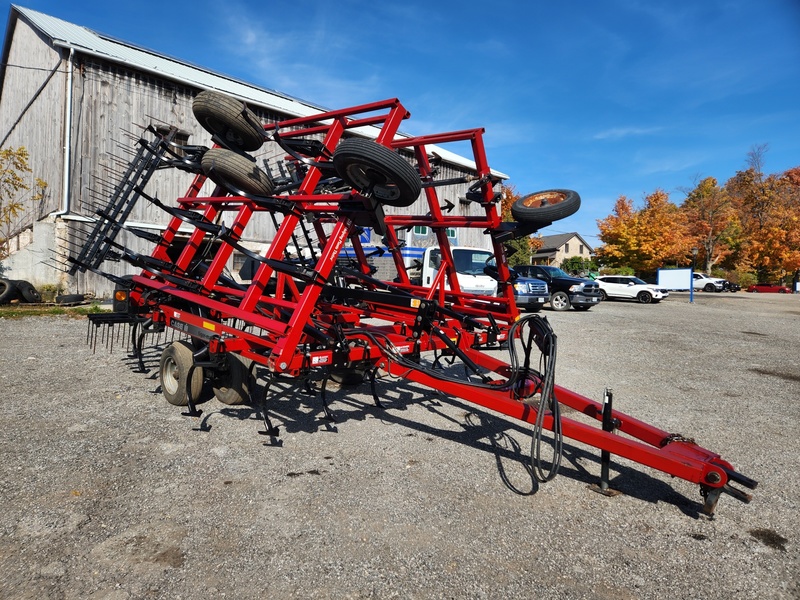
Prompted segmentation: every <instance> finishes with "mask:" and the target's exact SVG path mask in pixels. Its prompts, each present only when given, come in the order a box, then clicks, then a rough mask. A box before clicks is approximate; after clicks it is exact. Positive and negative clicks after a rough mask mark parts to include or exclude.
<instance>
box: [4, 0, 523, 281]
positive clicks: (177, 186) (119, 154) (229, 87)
mask: <svg viewBox="0 0 800 600" xmlns="http://www.w3.org/2000/svg"><path fill="white" fill-rule="evenodd" d="M201 90H216V91H219V92H223V93H225V94H227V95H229V96H232V97H235V98H237V99H240V100H242V101H244V102H246V103H247V105H248V106H249V107H250V108H251V109H252V110H253V112H254V113H255V114H256V115H257V116H258V118H259V119H260V120H261V122H262V123H263V124H264V125H268V124H272V123H278V122H280V121H281V120H286V119H291V118H294V117H301V116H309V115H314V114H318V113H320V112H323V111H324V110H325V109H323V108H322V107H319V106H316V105H314V104H312V103H310V102H306V101H303V100H299V99H297V98H293V97H290V96H288V95H285V94H282V93H280V92H277V91H274V90H270V89H265V88H262V87H258V86H255V85H252V84H249V83H247V82H244V81H240V80H237V79H234V78H231V77H228V76H225V75H223V74H220V73H215V72H213V71H211V70H209V69H205V68H202V67H199V66H195V65H191V64H188V63H186V62H183V61H181V60H179V59H176V58H171V57H168V56H165V55H163V54H159V53H158V52H155V51H152V50H149V49H146V48H142V47H139V46H136V45H134V44H131V43H129V42H125V41H121V40H118V39H114V38H112V37H109V36H106V35H103V34H101V33H98V32H95V31H92V30H90V29H88V28H86V27H82V26H80V25H76V24H73V23H69V22H66V21H63V20H61V19H58V18H55V17H52V16H49V15H46V14H43V13H41V12H37V11H34V10H30V9H27V8H23V7H20V6H16V5H12V6H11V8H10V12H9V17H8V22H7V25H6V35H5V40H4V44H3V48H2V61H0V147H2V148H17V147H20V146H24V147H26V148H27V149H28V151H29V154H30V160H29V165H30V167H31V170H32V175H35V176H36V177H38V178H40V179H42V180H44V181H45V182H47V184H48V187H47V193H46V195H45V197H44V199H43V200H42V201H41V202H37V203H36V204H35V205H34V206H30V207H29V208H28V210H26V211H25V213H24V214H23V215H20V217H19V219H18V220H17V222H15V223H13V224H12V225H13V227H12V229H13V230H14V231H15V235H14V239H13V240H10V241H11V243H12V254H11V255H10V256H9V257H8V258H6V259H5V260H4V261H3V267H4V268H5V270H6V274H5V277H7V278H13V279H25V280H28V281H30V282H31V283H33V284H34V285H36V286H39V285H43V284H57V285H60V286H61V288H62V289H63V290H64V291H66V292H69V293H94V294H97V295H106V296H107V295H109V294H110V292H111V291H112V289H113V284H112V283H111V282H110V281H108V280H107V279H105V278H104V277H102V276H100V275H97V274H94V273H92V272H86V273H77V274H76V275H69V274H67V273H65V272H60V271H57V270H56V269H53V268H52V266H51V265H53V264H56V265H58V264H63V263H64V261H65V259H66V257H67V256H69V255H70V254H71V253H72V252H74V249H75V247H76V246H77V245H80V243H81V237H80V236H81V235H82V232H85V229H86V227H84V226H82V224H83V225H86V224H87V223H92V222H93V221H95V217H96V214H97V212H96V211H97V210H98V209H102V208H103V206H104V205H105V203H106V201H107V198H108V197H109V195H110V194H112V193H113V192H114V187H115V185H117V184H118V182H119V180H120V176H121V174H122V173H123V172H125V170H126V168H127V167H128V165H129V164H130V161H131V158H132V155H133V153H134V152H135V149H136V145H137V142H138V140H139V139H140V137H141V135H142V132H143V131H144V129H145V128H147V127H153V128H156V129H159V130H162V129H163V130H164V131H167V130H172V129H173V128H174V129H176V130H177V133H176V134H175V135H176V138H175V141H176V142H177V143H179V144H184V145H186V144H190V145H202V146H207V147H210V146H211V145H212V141H211V134H209V133H208V132H207V131H206V130H205V129H203V128H202V127H201V126H200V124H199V123H197V121H196V119H195V118H194V115H193V113H192V100H193V98H194V96H196V95H197V93H199V92H200V91H201ZM375 100H376V99H375V98H368V99H365V103H368V102H372V101H375ZM337 108H339V107H337ZM358 134H359V135H364V136H367V137H369V136H372V137H375V135H376V134H377V130H374V128H371V127H370V126H364V127H362V128H360V129H359V131H358ZM259 153H260V154H258V155H257V156H255V158H256V159H257V161H258V162H259V163H260V164H264V165H267V168H269V165H270V164H273V165H274V164H275V163H277V162H281V161H282V158H283V156H285V153H283V151H282V150H281V149H280V148H279V147H278V145H277V144H264V147H263V148H262V149H261V150H260V151H259ZM435 154H436V157H437V161H438V168H439V177H441V178H442V179H457V178H462V179H463V177H464V175H466V174H472V173H474V169H475V164H474V162H473V161H472V160H471V159H467V158H464V157H463V156H460V155H458V154H456V153H453V152H450V151H448V150H447V149H446V148H441V147H436V152H435ZM409 159H410V156H409ZM495 174H496V175H497V176H498V179H505V178H507V176H505V175H503V174H502V173H499V172H495ZM151 182H152V183H151V185H152V187H154V188H155V189H157V190H158V194H159V198H160V200H162V201H165V202H171V201H174V200H175V199H176V198H179V197H182V196H183V195H184V194H185V193H186V190H187V188H188V183H187V181H186V179H185V178H181V177H180V172H179V171H178V170H176V169H167V170H162V171H157V172H156V173H155V174H154V175H153V179H152V180H151ZM148 189H149V188H148ZM447 190H448V191H447V192H446V195H445V196H443V197H449V198H451V199H453V200H454V201H455V202H454V203H453V204H454V206H453V208H452V209H451V210H453V213H452V214H454V215H455V214H458V215H463V216H472V215H477V214H479V211H480V210H481V209H480V207H479V206H476V205H475V204H474V203H472V202H469V201H459V200H461V199H463V197H464V195H465V194H466V192H467V184H463V183H462V184H454V185H453V186H452V189H450V188H447ZM423 193H424V192H423ZM423 200H424V199H423ZM391 210H392V209H390V208H387V212H391ZM168 221H169V215H167V214H166V213H164V212H163V211H162V210H159V209H158V208H157V207H155V206H153V205H152V203H148V202H138V203H137V204H136V206H135V208H134V210H133V212H132V213H131V214H130V215H129V216H128V217H127V220H126V224H128V225H130V226H135V227H136V228H137V229H139V230H150V231H153V232H155V233H158V232H159V231H161V230H163V229H164V228H165V226H166V224H167V223H168ZM275 229H276V226H275V223H274V221H272V220H270V219H269V218H266V217H264V218H263V221H260V222H253V223H251V224H250V225H249V226H248V229H247V235H248V236H250V237H249V238H247V239H244V240H242V243H243V244H244V245H249V247H250V249H252V250H255V251H260V249H261V248H263V247H266V245H267V244H268V243H269V242H270V241H271V240H272V237H273V236H274V233H275ZM398 233H399V236H400V238H401V240H405V238H404V236H405V235H409V236H412V235H413V232H408V233H407V232H398ZM122 235H123V236H126V235H127V232H123V233H122ZM481 235H482V233H481V231H480V230H474V229H473V230H464V232H463V236H464V237H463V239H459V240H458V242H459V243H460V244H462V245H474V246H478V245H480V246H483V245H485V241H484V240H483V239H477V236H481ZM431 237H432V236H431ZM122 243H123V244H124V245H125V246H126V247H128V248H130V249H132V250H134V251H135V252H139V253H144V254H149V253H150V251H151V249H152V241H147V240H146V239H140V238H138V237H136V236H132V235H128V238H127V239H123V240H122ZM372 243H376V241H373V242H372ZM434 243H435V242H434ZM236 260H237V256H234V257H233V259H232V262H233V263H234V264H232V265H231V267H232V268H233V267H235V262H236ZM104 270H106V272H109V273H111V274H113V275H126V274H129V273H132V272H134V271H135V270H136V269H134V268H133V267H131V266H130V265H128V264H126V263H124V262H118V263H113V264H109V265H107V267H106V266H104Z"/></svg>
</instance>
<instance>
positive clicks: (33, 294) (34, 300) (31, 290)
mask: <svg viewBox="0 0 800 600" xmlns="http://www.w3.org/2000/svg"><path fill="white" fill-rule="evenodd" d="M12 283H13V284H14V285H15V286H17V291H18V292H19V295H20V297H21V298H22V299H23V300H25V302H30V303H31V304H39V303H40V302H41V301H42V295H41V294H40V293H39V290H37V289H36V288H35V287H34V285H33V284H32V283H31V282H30V281H25V280H19V281H14V282H12Z"/></svg>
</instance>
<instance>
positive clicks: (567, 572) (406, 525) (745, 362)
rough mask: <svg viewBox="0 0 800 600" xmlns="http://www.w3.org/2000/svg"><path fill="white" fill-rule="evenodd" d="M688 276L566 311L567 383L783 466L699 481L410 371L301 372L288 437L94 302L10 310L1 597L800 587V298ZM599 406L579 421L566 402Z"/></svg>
mask: <svg viewBox="0 0 800 600" xmlns="http://www.w3.org/2000/svg"><path fill="white" fill-rule="evenodd" d="M688 299H689V298H688V294H673V295H672V296H671V297H670V298H669V299H668V300H666V301H664V302H662V303H660V304H656V305H639V304H635V303H626V302H605V303H603V304H601V305H600V306H598V307H595V308H593V309H592V310H591V311H589V312H585V313H579V312H575V311H570V312H568V313H556V312H553V311H550V310H545V311H543V312H542V314H543V315H545V316H547V318H548V320H549V321H550V322H551V324H552V325H553V328H554V329H555V331H556V333H557V335H558V368H557V383H558V384H560V385H563V386H565V387H567V388H570V389H573V390H575V391H577V392H579V393H581V394H584V395H586V396H589V397H591V398H594V399H598V400H599V399H600V398H601V397H602V393H603V390H604V388H606V387H609V388H612V389H613V392H614V401H615V408H617V409H619V410H621V411H623V412H626V413H629V414H631V415H632V416H635V417H637V418H639V419H641V420H644V421H646V422H649V423H652V424H654V425H657V426H659V427H661V428H662V429H665V430H667V431H670V432H679V433H682V434H684V435H686V436H689V437H693V438H695V439H696V440H697V442H698V443H699V444H700V445H702V446H704V447H706V448H709V449H711V450H713V451H715V452H718V453H719V454H720V455H721V456H722V457H723V458H724V459H726V460H728V461H730V462H731V463H733V464H734V465H735V466H736V468H737V469H738V470H739V471H740V472H742V473H744V474H745V475H748V476H750V477H752V478H754V479H757V480H759V482H760V485H759V487H758V489H757V490H755V492H754V499H753V501H752V502H751V503H750V504H744V503H741V502H739V501H737V500H735V499H734V498H731V497H730V496H725V495H723V497H722V498H721V500H720V502H719V506H718V509H717V515H716V517H715V518H714V519H708V518H705V517H704V516H702V515H701V514H700V509H701V500H702V499H701V497H700V495H699V490H698V488H697V486H695V485H693V484H690V483H688V482H685V481H682V480H680V479H674V478H671V477H669V476H667V475H664V474H661V473H659V472H657V471H654V470H651V469H648V468H645V467H641V466H639V465H637V464H635V463H631V462H629V461H625V460H621V459H620V460H614V462H613V463H612V481H611V485H612V487H613V488H615V489H617V490H619V491H620V492H621V494H620V495H619V496H616V497H614V498H607V497H604V496H602V495H599V494H597V493H595V492H593V491H591V490H590V488H589V486H590V484H592V483H595V482H597V478H598V474H599V452H598V451H596V450H594V449H592V448H589V447H587V446H584V445H583V444H580V443H577V442H574V441H570V440H568V441H567V443H566V446H565V452H564V458H563V464H562V468H561V471H560V474H559V476H558V477H556V479H554V480H553V481H551V482H548V483H544V484H538V485H537V484H534V483H533V481H532V478H531V472H530V466H529V464H528V457H529V453H530V427H529V426H527V425H525V424H522V423H518V422H515V421H513V420H511V419H509V418H506V417H504V416H501V415H497V414H494V413H491V412H489V411H486V410H483V409H479V408H476V407H473V406H471V405H470V404H469V403H468V402H466V401H463V400H459V399H453V398H447V397H443V396H442V395H440V394H438V393H435V392H433V391H430V390H425V389H422V388H419V387H416V386H414V385H412V384H409V383H407V382H404V381H397V380H389V379H382V380H381V381H380V382H379V384H378V391H379V393H380V395H381V397H382V399H383V402H384V404H385V407H384V408H383V409H379V408H376V407H374V406H373V405H372V400H371V395H370V394H369V387H368V386H363V387H359V388H355V389H353V388H347V389H338V388H335V389H332V390H330V391H329V398H330V400H331V408H332V409H333V411H334V413H335V415H336V417H337V422H336V423H333V424H332V423H329V422H326V421H324V420H323V419H321V410H320V409H321V404H320V400H319V397H314V396H312V395H309V394H308V393H305V392H304V390H303V389H297V388H295V387H292V386H289V385H288V384H285V385H281V386H280V393H279V394H277V395H275V396H273V397H272V399H271V405H272V407H273V410H272V414H273V418H274V421H275V423H276V424H277V425H279V426H280V428H281V436H280V442H281V443H280V445H271V444H270V443H269V441H270V440H269V438H267V437H264V436H260V435H258V433H257V431H258V430H259V428H260V423H259V421H258V419H257V416H256V414H255V412H254V411H253V410H252V409H251V408H250V407H247V406H243V407H230V406H226V405H223V404H220V403H218V402H217V401H216V400H214V399H211V400H208V401H206V402H204V403H203V404H202V405H201V406H200V408H201V409H202V410H203V414H202V416H201V417H199V418H195V417H187V416H182V415H181V412H182V411H181V409H180V408H177V407H174V406H170V405H169V404H167V403H166V401H165V400H164V399H163V397H162V396H161V394H160V391H159V384H158V380H157V376H156V364H157V360H158V356H159V350H158V349H157V348H153V349H151V350H150V351H149V352H148V355H147V363H146V366H147V367H148V369H149V372H148V373H144V374H143V373H138V372H136V370H135V367H136V364H135V361H133V360H132V359H131V358H130V357H128V356H127V354H126V352H125V350H124V348H122V347H121V345H120V343H119V342H118V341H117V342H115V347H114V349H113V353H109V352H108V351H107V350H106V348H105V347H104V344H103V343H102V340H100V343H99V344H98V347H97V348H96V349H95V350H93V349H92V348H91V347H89V346H87V345H86V344H85V341H86V331H87V327H86V321H85V320H82V319H70V318H67V317H42V318H25V319H20V320H16V319H15V320H10V319H0V386H1V389H2V390H3V392H4V394H3V400H2V402H0V432H1V433H0V457H2V460H0V497H2V500H3V503H2V513H0V598H9V599H12V598H13V599H26V598H30V599H34V598H35V599H37V600H38V599H51V598H52V599H78V598H80V599H87V598H89V599H93V600H97V599H109V600H117V599H127V598H171V599H172V598H187V599H188V598H193V599H196V598H237V599H240V598H241V599H248V598H261V597H266V596H277V597H291V598H295V597H303V598H499V597H516V598H533V597H535V598H601V599H602V598H606V599H612V598H613V599H619V598H623V599H625V598H659V599H660V598H667V597H669V598H676V599H682V598H686V599H689V598H725V597H728V598H755V597H759V598H795V599H796V598H800V575H798V574H799V573H800V564H799V561H798V558H799V557H800V551H799V550H798V543H797V542H798V535H799V534H798V532H799V531H800V510H799V509H800V497H798V490H800V485H799V484H800V459H798V456H800V442H799V441H798V440H800V427H798V418H799V417H800V400H798V399H799V398H800V366H798V356H800V350H798V348H800V343H799V342H800V296H784V295H764V294H762V295H752V294H745V293H738V294H703V293H698V294H695V296H694V300H695V301H694V302H693V303H691V304H690V303H689V302H688ZM565 416H573V415H565Z"/></svg>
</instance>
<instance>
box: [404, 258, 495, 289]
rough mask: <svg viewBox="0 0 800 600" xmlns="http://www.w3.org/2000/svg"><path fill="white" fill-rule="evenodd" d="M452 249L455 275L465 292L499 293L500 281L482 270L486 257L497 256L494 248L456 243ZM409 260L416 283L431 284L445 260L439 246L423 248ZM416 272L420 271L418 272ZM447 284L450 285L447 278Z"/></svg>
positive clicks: (407, 259)
mask: <svg viewBox="0 0 800 600" xmlns="http://www.w3.org/2000/svg"><path fill="white" fill-rule="evenodd" d="M450 251H451V252H452V253H453V263H454V264H455V267H456V277H457V278H458V285H459V286H461V291H462V292H466V293H468V294H476V295H480V296H495V295H497V281H495V280H494V279H493V278H492V277H490V276H489V275H486V274H485V273H484V272H483V269H484V267H485V266H486V261H488V260H489V259H491V258H493V257H494V254H492V252H491V251H489V250H486V249H485V248H469V247H467V246H454V247H451V248H450ZM406 261H407V266H408V267H409V268H410V269H411V270H412V272H410V273H409V275H411V276H412V279H418V281H416V282H415V283H419V285H424V286H426V287H429V286H430V285H431V284H432V283H433V280H434V278H435V277H436V274H437V273H438V272H439V266H440V265H441V264H442V251H441V250H440V249H439V247H438V246H432V247H430V248H424V249H423V250H422V257H421V258H419V259H414V258H406ZM417 273H419V275H418V276H417ZM445 285H446V287H448V288H449V285H448V284H447V282H446V281H445Z"/></svg>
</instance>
